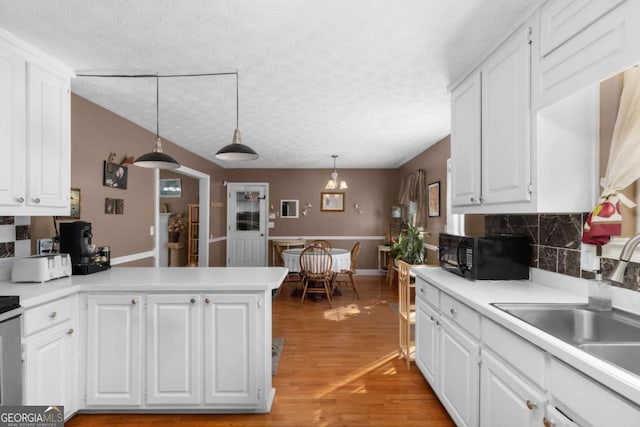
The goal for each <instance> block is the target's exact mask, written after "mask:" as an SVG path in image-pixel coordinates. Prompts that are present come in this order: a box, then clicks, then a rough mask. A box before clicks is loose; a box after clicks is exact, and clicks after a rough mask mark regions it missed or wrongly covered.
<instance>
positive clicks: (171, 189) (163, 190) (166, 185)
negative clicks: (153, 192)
mask: <svg viewBox="0 0 640 427" xmlns="http://www.w3.org/2000/svg"><path fill="white" fill-rule="evenodd" d="M181 196H182V181H181V180H180V178H161V179H160V197H181Z"/></svg>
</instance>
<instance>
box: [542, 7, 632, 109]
mask: <svg viewBox="0 0 640 427" xmlns="http://www.w3.org/2000/svg"><path fill="white" fill-rule="evenodd" d="M540 32H541V36H540V37H541V40H540V49H539V50H538V56H539V67H540V69H539V71H538V72H537V73H536V76H537V79H538V82H536V83H537V84H539V90H538V91H536V92H534V102H533V105H534V108H535V109H538V108H542V107H545V106H548V105H550V104H552V103H554V102H556V101H559V100H561V99H563V98H565V97H567V96H569V95H571V94H574V93H576V92H578V91H580V90H583V89H585V88H587V87H589V86H592V85H596V84H598V83H599V82H600V81H602V80H605V79H607V78H609V77H611V76H613V75H615V74H617V73H619V72H620V71H623V70H624V69H626V68H629V67H631V66H633V65H634V64H637V63H638V62H639V61H640V48H639V47H638V40H639V39H640V1H638V0H626V1H625V0H573V1H566V0H550V1H548V2H546V3H545V4H544V5H543V7H542V8H541V10H540Z"/></svg>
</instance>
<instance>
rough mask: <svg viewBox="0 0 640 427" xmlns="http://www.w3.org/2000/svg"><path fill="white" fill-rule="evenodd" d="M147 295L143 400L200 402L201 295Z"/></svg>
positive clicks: (149, 401)
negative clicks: (145, 365) (144, 391)
mask: <svg viewBox="0 0 640 427" xmlns="http://www.w3.org/2000/svg"><path fill="white" fill-rule="evenodd" d="M146 298H147V301H146V302H147V304H146V311H147V313H146V320H147V327H146V330H147V337H146V338H147V358H146V359H147V378H146V385H147V393H146V395H147V399H146V403H148V404H150V405H156V404H168V403H169V404H183V403H184V404H188V403H191V404H197V403H200V389H201V384H202V375H201V368H200V365H201V363H200V362H201V353H202V351H201V338H200V331H201V325H202V314H201V312H202V304H201V302H200V297H199V296H198V295H147V297H146Z"/></svg>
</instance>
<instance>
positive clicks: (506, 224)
mask: <svg viewBox="0 0 640 427" xmlns="http://www.w3.org/2000/svg"><path fill="white" fill-rule="evenodd" d="M587 214H588V213H577V214H525V215H518V214H514V215H508V214H507V215H485V217H484V229H485V234H487V235H492V234H504V233H506V234H524V235H526V236H529V238H530V239H531V245H532V251H531V253H532V254H531V266H532V267H537V268H540V269H542V270H548V271H553V272H554V273H560V274H566V275H569V276H573V277H582V278H584V279H592V278H594V277H595V275H594V273H593V272H590V271H583V270H580V245H581V243H580V239H581V238H582V226H583V224H584V221H585V219H586V218H587ZM615 262H616V261H615V260H611V259H607V258H602V262H601V266H602V268H601V269H602V273H603V275H604V276H605V277H606V276H607V274H608V273H610V272H611V270H613V267H614V265H615ZM624 287H625V288H628V289H639V288H640V264H636V263H629V266H628V267H627V272H626V274H625V280H624Z"/></svg>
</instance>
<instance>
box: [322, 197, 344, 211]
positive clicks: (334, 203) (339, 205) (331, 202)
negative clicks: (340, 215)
mask: <svg viewBox="0 0 640 427" xmlns="http://www.w3.org/2000/svg"><path fill="white" fill-rule="evenodd" d="M320 211H321V212H344V193H320Z"/></svg>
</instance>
